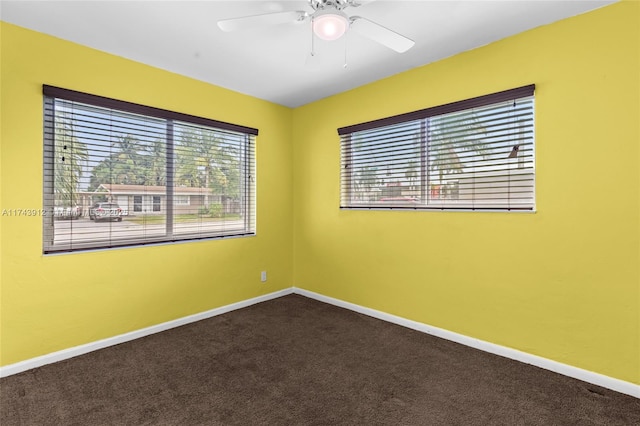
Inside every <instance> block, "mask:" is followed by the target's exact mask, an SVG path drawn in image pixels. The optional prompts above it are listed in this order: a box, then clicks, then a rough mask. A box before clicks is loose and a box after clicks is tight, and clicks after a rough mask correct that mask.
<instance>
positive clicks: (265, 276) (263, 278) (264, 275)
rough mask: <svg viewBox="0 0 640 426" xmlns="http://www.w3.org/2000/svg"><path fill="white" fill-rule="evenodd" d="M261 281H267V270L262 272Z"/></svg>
mask: <svg viewBox="0 0 640 426" xmlns="http://www.w3.org/2000/svg"><path fill="white" fill-rule="evenodd" d="M260 281H262V282H265V281H267V271H262V272H260Z"/></svg>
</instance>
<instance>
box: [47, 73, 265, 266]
mask: <svg viewBox="0 0 640 426" xmlns="http://www.w3.org/2000/svg"><path fill="white" fill-rule="evenodd" d="M43 92H44V95H45V96H44V207H45V211H46V212H47V214H46V215H45V216H44V232H43V239H44V252H45V253H52V252H61V251H77V250H86V249H96V248H109V247H121V246H132V245H144V244H152V243H161V242H175V241H183V240H197V239H204V238H216V237H230V236H248V235H254V234H255V223H256V212H255V154H254V152H255V136H256V135H257V133H258V131H257V130H256V129H252V128H248V127H243V126H238V125H234V124H229V123H224V122H219V121H215V120H210V119H206V118H201V117H194V116H190V115H186V114H181V113H175V112H171V111H166V110H161V109H156V108H152V107H146V106H143V105H138V104H132V103H128V102H124V101H118V100H114V99H108V98H102V97H99V96H94V95H89V94H85V93H80V92H75V91H70V90H66V89H60V88H56V87H51V86H44V87H43Z"/></svg>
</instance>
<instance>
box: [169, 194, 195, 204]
mask: <svg viewBox="0 0 640 426" xmlns="http://www.w3.org/2000/svg"><path fill="white" fill-rule="evenodd" d="M173 202H174V203H175V204H176V206H188V205H189V204H191V203H190V202H189V196H188V195H175V196H174V197H173Z"/></svg>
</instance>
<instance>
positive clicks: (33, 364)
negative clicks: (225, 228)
mask: <svg viewBox="0 0 640 426" xmlns="http://www.w3.org/2000/svg"><path fill="white" fill-rule="evenodd" d="M291 293H295V294H299V295H301V296H305V297H309V298H311V299H315V300H318V301H321V302H324V303H329V304H331V305H335V306H338V307H341V308H345V309H349V310H351V311H354V312H358V313H361V314H364V315H368V316H370V317H373V318H377V319H380V320H383V321H387V322H390V323H393V324H397V325H400V326H403V327H407V328H410V329H413V330H417V331H421V332H423V333H427V334H431V335H433V336H436V337H440V338H443V339H446V340H450V341H453V342H456V343H460V344H462V345H465V346H470V347H472V348H476V349H480V350H482V351H485V352H489V353H492V354H495V355H500V356H503V357H505V358H510V359H513V360H516V361H520V362H523V363H525V364H531V365H535V366H536V367H540V368H544V369H545V370H550V371H553V372H556V373H559V374H562V375H565V376H569V377H573V378H574V379H578V380H582V381H584V382H587V383H592V384H594V385H598V386H602V387H603V388H607V389H611V390H614V391H616V392H620V393H624V394H627V395H631V396H634V397H636V398H640V385H636V384H634V383H630V382H626V381H624V380H619V379H615V378H613V377H609V376H605V375H602V374H599V373H594V372H592V371H588V370H583V369H581V368H577V367H573V366H571V365H567V364H563V363H561V362H557V361H553V360H550V359H547V358H542V357H540V356H537V355H532V354H528V353H526V352H521V351H518V350H516V349H512V348H508V347H505V346H500V345H496V344H494V343H489V342H485V341H483V340H480V339H475V338H473V337H469V336H465V335H463V334H458V333H454V332H452V331H448V330H445V329H442V328H438V327H433V326H430V325H427V324H423V323H420V322H417V321H412V320H409V319H406V318H402V317H399V316H396V315H391V314H388V313H385V312H382V311H377V310H375V309H371V308H366V307H363V306H360V305H356V304H354V303H350V302H345V301H343V300H340V299H335V298H333V297H328V296H324V295H322V294H319V293H315V292H312V291H309V290H304V289H301V288H297V287H292V288H287V289H284V290H280V291H276V292H273V293H269V294H265V295H262V296H258V297H254V298H252V299H248V300H243V301H241V302H237V303H232V304H230V305H226V306H221V307H219V308H215V309H211V310H209V311H206V312H200V313H198V314H194V315H189V316H186V317H183V318H178V319H176V320H173V321H168V322H164V323H162V324H157V325H154V326H151V327H147V328H143V329H140V330H136V331H132V332H129V333H125V334H120V335H118V336H114V337H109V338H106V339H102V340H98V341H96V342H91V343H87V344H84V345H80V346H76V347H73V348H68V349H63V350H61V351H57V352H52V353H50V354H46V355H42V356H39V357H36V358H31V359H28V360H25V361H20V362H17V363H15V364H9V365H6V366H4V367H0V377H7V376H11V375H13V374H18V373H21V372H23V371H27V370H30V369H33V368H37V367H41V366H43V365H47V364H53V363H55V362H58V361H63V360H65V359H69V358H73V357H76V356H79V355H83V354H86V353H89V352H93V351H96V350H98V349H103V348H107V347H109V346H113V345H118V344H120V343H124V342H128V341H131V340H135V339H139V338H141V337H145V336H149V335H151V334H155V333H159V332H161V331H165V330H169V329H172V328H175V327H180V326H182V325H185V324H189V323H192V322H196V321H201V320H203V319H207V318H211V317H214V316H217V315H222V314H225V313H227V312H231V311H235V310H237V309H242V308H245V307H247V306H251V305H254V304H256V303H260V302H265V301H267V300H271V299H276V298H278V297H282V296H286V295H288V294H291Z"/></svg>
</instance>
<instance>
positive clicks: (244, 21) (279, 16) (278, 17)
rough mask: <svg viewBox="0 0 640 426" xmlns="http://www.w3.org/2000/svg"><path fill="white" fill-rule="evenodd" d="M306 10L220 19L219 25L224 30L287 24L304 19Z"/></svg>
mask: <svg viewBox="0 0 640 426" xmlns="http://www.w3.org/2000/svg"><path fill="white" fill-rule="evenodd" d="M306 16H307V13H306V12H303V11H301V10H289V11H286V12H276V13H267V14H264V15H253V16H244V17H242V18H232V19H224V20H222V21H218V27H219V28H220V29H221V30H222V31H227V32H228V31H237V30H248V29H252V28H256V27H261V26H268V25H279V24H286V23H287V22H296V21H300V20H302V19H304V18H305V17H306Z"/></svg>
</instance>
